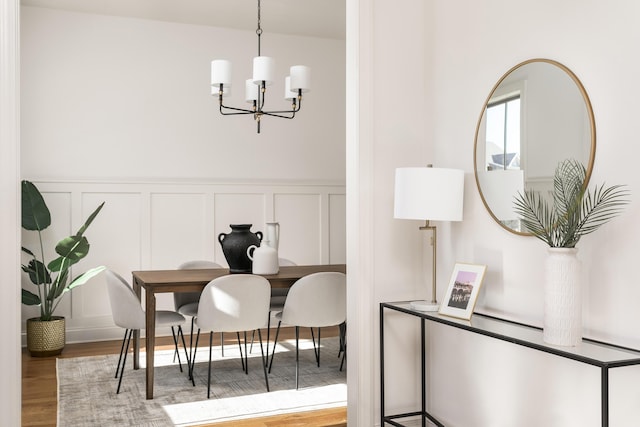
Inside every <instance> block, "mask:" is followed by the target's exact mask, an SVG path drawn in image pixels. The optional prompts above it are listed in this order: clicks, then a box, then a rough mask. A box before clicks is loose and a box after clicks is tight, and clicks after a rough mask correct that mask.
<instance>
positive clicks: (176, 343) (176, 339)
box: [171, 326, 183, 372]
mask: <svg viewBox="0 0 640 427" xmlns="http://www.w3.org/2000/svg"><path fill="white" fill-rule="evenodd" d="M171 335H173V345H174V346H175V349H176V350H175V352H174V353H173V355H174V356H173V360H175V356H176V355H178V366H179V367H180V372H183V371H182V361H181V360H180V352H179V351H178V338H177V337H176V330H175V328H174V327H173V326H171Z"/></svg>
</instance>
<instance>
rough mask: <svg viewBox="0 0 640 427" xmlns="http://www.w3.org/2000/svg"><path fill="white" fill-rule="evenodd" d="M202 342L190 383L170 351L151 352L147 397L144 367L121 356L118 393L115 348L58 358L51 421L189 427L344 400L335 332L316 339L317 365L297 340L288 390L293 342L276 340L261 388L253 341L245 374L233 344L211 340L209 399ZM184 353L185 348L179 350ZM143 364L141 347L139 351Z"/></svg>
mask: <svg viewBox="0 0 640 427" xmlns="http://www.w3.org/2000/svg"><path fill="white" fill-rule="evenodd" d="M208 353H209V350H208V347H200V348H199V349H198V352H197V358H196V362H197V363H196V366H195V381H196V386H195V387H193V386H192V384H191V382H190V381H189V380H188V378H187V372H186V367H183V368H184V372H183V373H181V372H180V370H179V368H178V365H177V361H176V362H175V363H174V362H173V352H172V351H167V350H163V351H156V364H155V386H154V399H153V400H146V399H145V390H146V388H145V370H144V369H140V370H137V371H134V370H133V369H132V362H131V359H132V358H131V357H129V358H128V360H127V368H126V370H125V374H124V379H123V381H122V388H121V390H120V394H116V387H117V383H118V380H117V379H115V378H114V375H115V368H116V364H117V363H118V355H106V356H91V357H78V358H69V359H58V361H57V374H58V427H72V426H73V427H76V426H77V427H83V426H153V427H164V426H195V425H202V424H214V423H216V422H223V421H230V420H239V419H246V418H255V417H265V416H271V415H277V414H284V413H291V412H301V411H312V410H317V409H324V408H333V407H341V406H346V400H347V386H346V372H345V370H344V369H343V370H342V371H340V370H339V367H340V360H341V359H340V358H339V357H338V339H337V338H334V337H331V338H324V339H322V349H321V359H320V361H321V364H320V367H318V366H317V365H316V362H315V356H314V351H313V348H312V345H311V342H310V341H307V340H301V344H300V387H299V389H298V390H296V389H295V341H294V340H291V341H285V342H283V343H278V347H277V350H276V356H275V360H274V362H273V369H272V371H271V374H269V386H270V390H271V391H270V392H268V393H267V391H266V386H265V382H264V374H263V371H262V367H261V363H260V361H261V358H260V348H259V346H257V345H256V346H254V348H253V352H252V353H251V354H250V355H249V374H248V375H247V374H245V373H244V371H243V370H242V367H241V362H240V359H239V350H238V346H237V345H235V346H231V345H226V346H225V357H222V355H221V351H220V348H219V347H214V351H213V367H212V380H211V398H210V399H207V364H208V363H207V360H208V356H209V354H208ZM183 355H184V354H183ZM141 366H144V353H141Z"/></svg>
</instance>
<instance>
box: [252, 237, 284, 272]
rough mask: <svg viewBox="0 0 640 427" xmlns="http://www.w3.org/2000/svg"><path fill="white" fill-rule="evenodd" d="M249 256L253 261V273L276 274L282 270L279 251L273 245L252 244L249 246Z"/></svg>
mask: <svg viewBox="0 0 640 427" xmlns="http://www.w3.org/2000/svg"><path fill="white" fill-rule="evenodd" d="M247 256H248V257H249V259H250V260H251V261H253V265H252V267H251V271H252V273H253V274H276V273H278V271H279V270H280V265H279V263H278V251H277V250H275V249H274V248H272V247H271V246H267V245H266V244H263V245H260V247H258V246H256V245H251V246H249V247H248V248H247Z"/></svg>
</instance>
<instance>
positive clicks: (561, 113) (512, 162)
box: [474, 59, 596, 234]
mask: <svg viewBox="0 0 640 427" xmlns="http://www.w3.org/2000/svg"><path fill="white" fill-rule="evenodd" d="M595 141H596V137H595V122H594V118H593V110H592V109H591V103H590V101H589V97H588V95H587V93H586V91H585V89H584V87H583V86H582V84H581V83H580V81H579V80H578V78H577V77H576V76H575V74H573V73H572V72H571V70H569V69H568V68H567V67H565V66H564V65H562V64H560V63H558V62H556V61H552V60H549V59H532V60H529V61H525V62H522V63H520V64H518V65H516V66H515V67H513V68H512V69H510V70H509V71H507V73H505V74H504V75H503V76H502V77H501V78H500V80H498V82H497V83H496V85H495V86H494V88H493V90H492V91H491V92H490V94H489V96H488V98H487V100H486V102H485V104H484V106H483V109H482V113H481V115H480V119H479V120H478V126H477V128H476V138H475V148H474V169H475V176H476V184H477V186H478V190H479V192H480V196H481V197H482V201H483V203H484V205H485V207H486V208H487V210H488V212H489V214H490V215H491V216H492V217H493V218H494V219H495V220H496V221H497V222H498V223H499V224H500V225H501V226H502V227H504V228H505V229H507V230H509V231H511V232H514V233H517V234H528V233H527V230H525V229H522V226H521V224H520V221H519V219H518V216H517V215H516V213H515V211H514V209H513V200H514V196H515V195H516V194H517V193H518V192H523V191H524V190H534V191H537V192H540V194H541V195H543V196H550V195H551V193H552V191H553V175H554V172H555V168H556V166H557V165H558V163H559V162H561V161H562V160H564V159H567V158H573V159H577V160H579V161H581V162H582V163H583V164H584V165H585V167H586V168H587V182H588V178H589V176H590V175H591V169H592V166H593V159H594V155H595Z"/></svg>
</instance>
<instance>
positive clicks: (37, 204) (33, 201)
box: [22, 181, 51, 231]
mask: <svg viewBox="0 0 640 427" xmlns="http://www.w3.org/2000/svg"><path fill="white" fill-rule="evenodd" d="M49 225H51V213H50V212H49V208H48V207H47V204H46V203H45V202H44V198H43V197H42V194H40V191H38V188H36V186H35V185H33V183H31V182H29V181H22V228H24V229H25V230H37V231H41V230H44V229H45V228H47V227H48V226H49Z"/></svg>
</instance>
